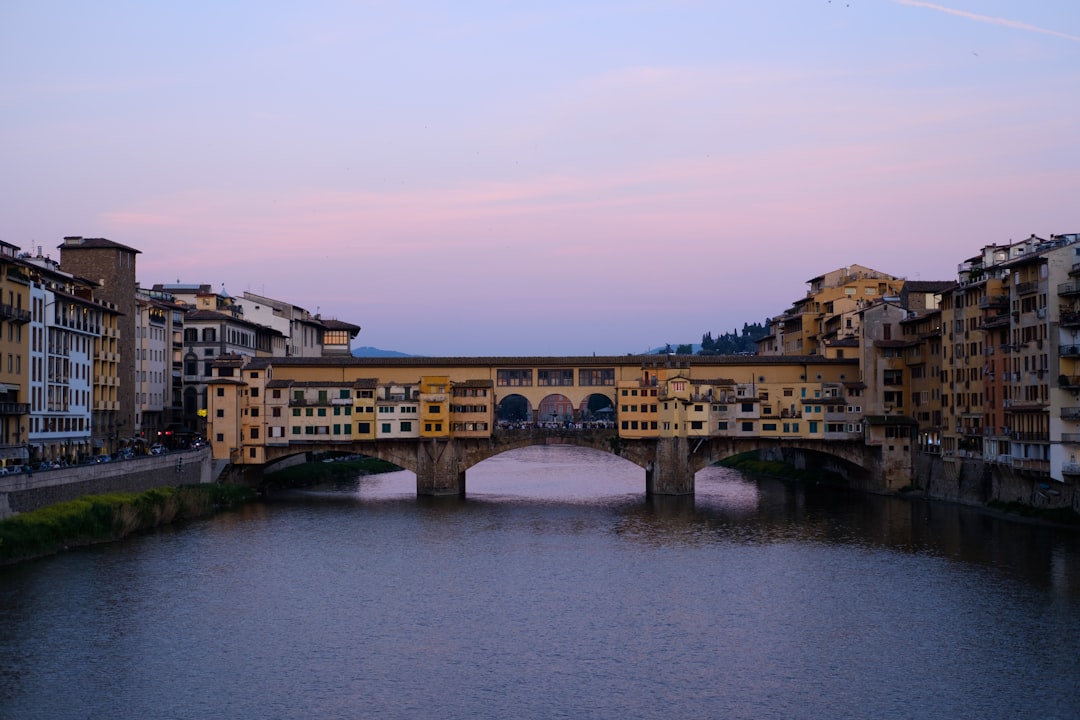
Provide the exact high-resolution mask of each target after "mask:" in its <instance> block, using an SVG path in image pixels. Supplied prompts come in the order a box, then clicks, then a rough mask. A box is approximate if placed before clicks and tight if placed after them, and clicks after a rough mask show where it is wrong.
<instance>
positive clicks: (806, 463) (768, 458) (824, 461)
mask: <svg viewBox="0 0 1080 720" xmlns="http://www.w3.org/2000/svg"><path fill="white" fill-rule="evenodd" d="M716 464H717V465H721V466H723V467H727V468H733V469H735V470H738V471H739V472H741V473H743V474H745V475H748V476H754V475H765V476H769V477H773V478H780V479H785V480H794V481H801V482H812V483H816V484H827V485H843V486H851V487H858V486H860V485H861V484H862V483H863V481H864V480H865V478H866V475H867V473H868V470H867V469H866V468H863V467H861V466H859V465H856V464H854V463H852V462H849V461H847V460H844V459H843V458H839V457H836V456H835V455H829V454H828V453H823V452H817V451H814V450H806V449H802V448H792V447H774V448H766V449H760V450H752V451H749V452H744V453H740V454H738V455H732V456H731V457H728V458H724V459H723V460H721V461H719V462H718V463H716Z"/></svg>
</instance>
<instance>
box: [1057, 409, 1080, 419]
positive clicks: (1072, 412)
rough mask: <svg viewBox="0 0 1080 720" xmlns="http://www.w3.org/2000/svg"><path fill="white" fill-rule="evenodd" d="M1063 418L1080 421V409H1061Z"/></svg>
mask: <svg viewBox="0 0 1080 720" xmlns="http://www.w3.org/2000/svg"><path fill="white" fill-rule="evenodd" d="M1061 418H1062V419H1063V420H1080V407H1063V408H1061Z"/></svg>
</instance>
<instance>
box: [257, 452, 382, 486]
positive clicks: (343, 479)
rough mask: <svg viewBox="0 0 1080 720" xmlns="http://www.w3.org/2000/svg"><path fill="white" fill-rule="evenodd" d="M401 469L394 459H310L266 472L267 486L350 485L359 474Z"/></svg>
mask: <svg viewBox="0 0 1080 720" xmlns="http://www.w3.org/2000/svg"><path fill="white" fill-rule="evenodd" d="M400 469H401V468H399V467H398V466H397V465H394V464H393V463H389V462H386V461H385V460H380V459H378V458H369V457H365V458H358V459H349V460H334V461H333V462H309V463H304V464H303V465H293V466H292V467H290V468H285V469H284V470H278V471H276V472H273V473H269V474H268V475H266V487H268V488H277V489H284V488H302V487H311V486H312V485H339V486H340V485H349V484H351V483H353V482H354V481H355V480H356V478H357V477H359V476H360V475H375V474H377V473H384V472H394V471H395V470H400Z"/></svg>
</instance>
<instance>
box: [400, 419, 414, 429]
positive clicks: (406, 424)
mask: <svg viewBox="0 0 1080 720" xmlns="http://www.w3.org/2000/svg"><path fill="white" fill-rule="evenodd" d="M401 432H412V420H402V421H401Z"/></svg>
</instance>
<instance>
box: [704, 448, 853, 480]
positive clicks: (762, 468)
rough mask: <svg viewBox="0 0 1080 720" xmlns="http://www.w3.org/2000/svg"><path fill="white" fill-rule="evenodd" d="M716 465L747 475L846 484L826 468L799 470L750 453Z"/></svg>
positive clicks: (841, 477) (840, 477)
mask: <svg viewBox="0 0 1080 720" xmlns="http://www.w3.org/2000/svg"><path fill="white" fill-rule="evenodd" d="M717 465H721V466H723V467H729V468H733V469H735V470H738V471H739V472H742V473H746V474H747V475H763V476H766V477H775V478H783V479H785V480H798V481H801V482H812V483H821V484H826V485H847V481H846V480H845V479H844V478H843V476H841V475H837V474H836V473H834V472H829V471H828V470H801V469H799V468H797V467H795V466H793V465H788V464H787V463H782V462H777V461H775V460H760V459H758V458H757V457H755V456H754V455H753V454H750V453H748V454H744V455H736V456H734V457H730V458H727V459H725V460H721V461H720V462H718V463H717Z"/></svg>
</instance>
